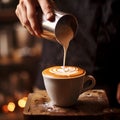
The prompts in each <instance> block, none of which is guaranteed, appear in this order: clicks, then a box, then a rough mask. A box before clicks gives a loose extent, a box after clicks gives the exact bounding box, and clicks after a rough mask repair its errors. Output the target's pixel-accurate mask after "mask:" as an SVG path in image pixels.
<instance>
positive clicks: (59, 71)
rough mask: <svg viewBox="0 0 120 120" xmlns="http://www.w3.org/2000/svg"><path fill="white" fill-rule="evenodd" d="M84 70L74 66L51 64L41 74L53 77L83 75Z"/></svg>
mask: <svg viewBox="0 0 120 120" xmlns="http://www.w3.org/2000/svg"><path fill="white" fill-rule="evenodd" d="M84 74H85V71H84V70H83V69H81V68H79V67H75V66H53V67H50V68H47V69H46V70H44V71H43V75H46V76H49V77H53V78H59V77H60V78H69V77H78V76H81V75H84Z"/></svg>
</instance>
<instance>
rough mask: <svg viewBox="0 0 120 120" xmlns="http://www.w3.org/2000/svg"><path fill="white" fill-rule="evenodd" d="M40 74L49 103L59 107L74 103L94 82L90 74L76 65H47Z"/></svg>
mask: <svg viewBox="0 0 120 120" xmlns="http://www.w3.org/2000/svg"><path fill="white" fill-rule="evenodd" d="M42 75H43V80H44V84H45V88H46V91H47V93H48V96H49V97H50V100H51V103H52V104H53V105H56V106H60V107H69V106H72V105H74V104H76V103H77V101H78V97H79V95H80V94H82V93H83V92H85V91H87V90H89V89H92V88H93V87H94V86H95V83H96V80H95V78H94V77H93V76H92V75H87V74H86V71H85V70H84V69H82V68H80V67H76V66H53V67H49V68H46V69H45V70H43V71H42ZM87 83H89V84H87Z"/></svg>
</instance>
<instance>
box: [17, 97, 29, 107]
mask: <svg viewBox="0 0 120 120" xmlns="http://www.w3.org/2000/svg"><path fill="white" fill-rule="evenodd" d="M26 101H27V97H23V98H21V99H20V100H19V101H18V105H19V107H21V108H24V107H25V104H26Z"/></svg>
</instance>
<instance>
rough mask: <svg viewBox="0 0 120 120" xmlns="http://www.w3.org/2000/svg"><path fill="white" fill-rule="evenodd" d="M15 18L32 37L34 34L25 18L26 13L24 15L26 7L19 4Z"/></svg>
mask: <svg viewBox="0 0 120 120" xmlns="http://www.w3.org/2000/svg"><path fill="white" fill-rule="evenodd" d="M15 13H16V15H17V17H18V18H19V20H20V22H21V24H22V25H23V26H24V27H25V28H26V29H27V30H28V31H29V32H30V33H31V34H32V35H34V32H33V30H32V28H31V26H30V23H29V21H28V18H27V13H26V7H25V6H24V3H23V2H21V3H20V4H19V5H18V6H17V8H16V11H15Z"/></svg>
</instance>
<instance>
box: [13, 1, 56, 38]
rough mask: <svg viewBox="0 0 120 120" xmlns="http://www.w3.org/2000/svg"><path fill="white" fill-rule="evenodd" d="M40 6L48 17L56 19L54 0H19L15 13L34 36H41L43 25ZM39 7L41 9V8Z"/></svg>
mask: <svg viewBox="0 0 120 120" xmlns="http://www.w3.org/2000/svg"><path fill="white" fill-rule="evenodd" d="M38 8H40V9H41V10H42V12H43V14H44V15H45V16H46V19H47V20H49V21H53V20H54V17H55V16H54V4H53V1H52V0H19V4H18V5H17V7H16V10H15V13H16V15H17V17H18V18H19V20H20V22H21V24H22V25H23V26H24V27H25V28H26V29H27V30H28V31H29V32H30V33H31V34H32V35H34V36H37V37H41V33H42V27H41V22H40V16H42V14H41V13H42V12H39V14H41V15H38ZM40 9H39V10H40Z"/></svg>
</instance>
